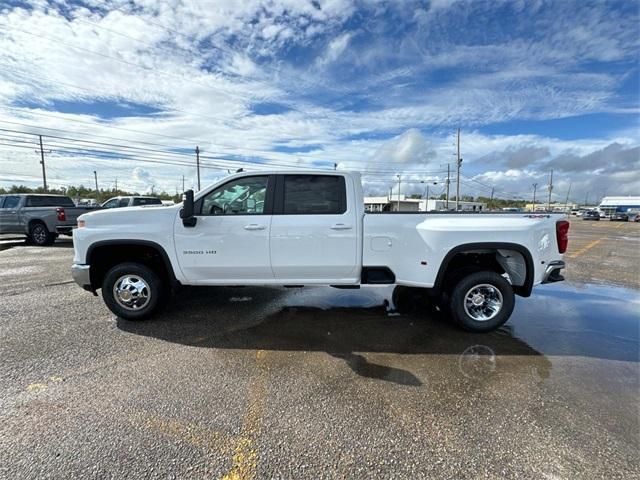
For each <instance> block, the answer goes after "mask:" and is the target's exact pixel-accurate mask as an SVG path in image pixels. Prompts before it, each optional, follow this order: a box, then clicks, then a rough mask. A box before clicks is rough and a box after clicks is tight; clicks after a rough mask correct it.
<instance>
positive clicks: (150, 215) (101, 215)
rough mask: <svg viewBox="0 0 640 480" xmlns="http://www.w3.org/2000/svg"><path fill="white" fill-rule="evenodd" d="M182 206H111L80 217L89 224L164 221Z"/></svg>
mask: <svg viewBox="0 0 640 480" xmlns="http://www.w3.org/2000/svg"><path fill="white" fill-rule="evenodd" d="M181 208H182V204H178V205H171V206H166V207H165V206H163V205H144V206H140V207H124V208H110V209H105V210H96V211H93V212H88V213H85V214H83V215H80V217H78V220H84V221H86V222H87V226H94V225H123V224H131V223H139V222H148V221H163V220H164V219H167V220H168V219H173V218H174V217H175V215H177V213H178V212H179V211H180V209H181Z"/></svg>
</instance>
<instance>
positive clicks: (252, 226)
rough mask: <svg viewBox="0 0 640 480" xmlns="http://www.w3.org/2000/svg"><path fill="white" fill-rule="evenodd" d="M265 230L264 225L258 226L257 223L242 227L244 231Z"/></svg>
mask: <svg viewBox="0 0 640 480" xmlns="http://www.w3.org/2000/svg"><path fill="white" fill-rule="evenodd" d="M265 228H267V227H266V226H264V225H258V224H257V223H250V224H249V225H245V226H244V229H245V230H264V229H265Z"/></svg>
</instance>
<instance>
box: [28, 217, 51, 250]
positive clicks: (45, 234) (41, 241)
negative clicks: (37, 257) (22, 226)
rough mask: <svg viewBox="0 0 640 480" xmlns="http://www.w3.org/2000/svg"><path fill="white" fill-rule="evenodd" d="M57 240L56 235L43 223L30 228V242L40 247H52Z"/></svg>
mask: <svg viewBox="0 0 640 480" xmlns="http://www.w3.org/2000/svg"><path fill="white" fill-rule="evenodd" d="M55 240H56V235H55V234H54V233H51V232H49V229H48V228H47V226H46V225H45V224H44V223H42V222H33V223H32V224H31V225H30V226H29V242H31V243H32V244H34V245H36V246H38V247H44V246H47V245H51V244H52V243H53V242H55Z"/></svg>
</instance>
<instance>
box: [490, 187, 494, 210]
mask: <svg viewBox="0 0 640 480" xmlns="http://www.w3.org/2000/svg"><path fill="white" fill-rule="evenodd" d="M494 191H495V188H494V187H491V200H489V209H491V206H492V205H493V192H494Z"/></svg>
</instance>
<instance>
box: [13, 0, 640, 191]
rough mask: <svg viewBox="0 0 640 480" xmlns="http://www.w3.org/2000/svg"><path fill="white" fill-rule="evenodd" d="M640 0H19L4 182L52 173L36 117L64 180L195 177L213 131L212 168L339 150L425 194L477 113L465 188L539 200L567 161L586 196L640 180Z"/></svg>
mask: <svg viewBox="0 0 640 480" xmlns="http://www.w3.org/2000/svg"><path fill="white" fill-rule="evenodd" d="M638 8H639V7H638V4H637V3H636V2H628V1H624V2H607V3H604V2H585V1H576V2H573V1H570V0H558V1H548V2H546V1H526V2H524V1H496V0H494V1H481V0H477V1H465V0H460V1H444V0H437V1H435V0H434V1H423V2H410V1H406V2H400V1H398V2H375V1H352V0H327V1H320V0H318V1H315V0H314V1H309V2H307V1H302V0H281V1H268V2H263V1H258V0H246V1H238V2H222V1H218V2H196V1H191V0H180V1H178V0H169V1H165V2H162V3H157V4H152V3H151V2H145V1H124V0H123V1H120V0H115V1H106V2H96V1H86V2H65V1H63V0H59V1H51V2H47V1H44V0H39V1H34V2H15V1H12V2H6V1H5V2H3V3H0V128H2V129H5V131H3V130H0V143H3V144H4V145H0V185H7V184H12V183H26V184H33V185H35V184H37V183H38V176H39V168H40V166H39V164H38V163H37V158H36V157H35V153H33V152H32V149H30V148H31V145H30V143H29V141H30V140H31V139H32V138H33V137H31V136H29V135H26V134H24V133H15V132H8V131H6V130H19V131H21V132H31V133H41V134H43V135H45V143H46V144H47V146H48V147H49V148H50V149H51V150H52V151H51V153H50V154H49V155H50V157H51V159H50V161H49V162H48V165H50V168H51V171H50V172H49V180H50V183H51V184H53V185H56V182H58V183H57V184H58V185H65V184H72V183H73V184H77V183H84V184H87V185H88V184H91V183H92V172H93V170H97V171H98V172H99V177H100V178H101V179H102V183H101V185H102V186H103V187H105V188H109V187H110V186H112V184H113V183H114V182H115V178H116V177H117V178H118V183H119V185H122V186H124V187H126V188H131V189H136V190H138V191H149V189H150V188H151V187H152V186H153V188H154V189H156V190H159V189H165V190H169V191H174V190H175V189H176V188H178V187H179V186H180V187H181V183H182V175H185V177H186V183H187V185H188V186H192V185H195V169H194V168H193V158H192V156H193V155H191V152H193V149H194V148H195V145H199V147H200V148H201V150H202V151H203V163H204V164H205V165H206V167H207V168H206V169H205V170H204V171H203V177H204V179H205V182H209V181H213V180H215V179H216V178H219V177H220V176H222V175H224V174H225V173H226V172H227V170H235V168H237V167H238V166H241V165H243V166H245V168H254V169H261V168H264V166H265V165H271V166H274V167H278V168H284V167H288V166H302V167H331V168H332V167H333V164H334V163H337V164H338V168H342V169H353V170H359V171H362V172H363V173H364V180H365V189H366V190H367V192H369V193H372V194H374V193H381V192H386V191H388V189H389V188H397V187H395V184H396V182H395V178H396V175H397V174H400V175H402V177H403V179H404V187H403V190H402V191H403V193H416V192H422V190H423V184H421V183H420V181H425V180H428V181H430V182H437V183H438V185H443V183H442V182H443V179H444V175H445V174H444V173H443V172H444V171H446V166H447V164H449V163H451V162H452V161H453V160H454V156H453V154H454V151H455V150H454V146H453V143H454V138H453V133H454V132H455V131H456V129H457V128H460V129H461V132H462V141H461V150H462V156H463V158H464V162H463V172H462V173H463V175H464V177H461V180H462V188H461V190H462V193H464V194H469V195H474V196H476V195H488V194H489V192H490V190H491V187H494V188H495V189H496V192H497V195H499V196H503V197H507V198H510V197H522V198H527V197H528V196H530V195H531V190H532V188H531V185H532V184H533V183H538V184H539V185H542V184H544V183H546V181H547V178H548V175H549V171H550V169H551V168H553V169H554V180H555V181H554V184H555V188H554V192H553V195H554V199H558V200H564V198H565V196H566V193H567V191H568V189H569V185H571V192H572V198H573V199H575V200H581V199H583V198H584V196H585V194H587V193H590V194H591V195H592V198H595V197H598V196H602V195H604V194H609V195H613V194H640V147H639V144H640V139H639V135H638V133H639V130H638V127H639V125H638V115H639V113H640V93H639V89H640V85H639V81H638V78H639V75H640V71H639V68H638V62H639V57H638V52H639V51H640V50H639V47H640V45H639V43H640V42H639V38H640V31H639V27H638V25H639V24H640V21H639V20H640V18H639V17H640V15H639V12H638ZM54 129H55V130H54ZM56 136H57V137H64V138H55V137H56ZM52 137H54V138H52ZM68 138H73V139H75V140H73V141H71V140H68ZM78 139H80V140H84V141H85V142H90V141H97V142H103V144H106V143H110V144H115V145H119V146H125V147H135V148H136V150H131V149H130V148H125V147H122V148H120V147H118V148H115V147H108V146H106V145H102V147H101V148H104V149H111V150H110V153H109V154H108V155H106V154H103V153H100V152H96V151H95V150H93V149H87V145H90V144H89V143H83V144H82V146H83V148H84V149H83V150H79V149H78V148H77V147H78ZM95 147H96V145H93V147H92V148H95ZM145 149H146V150H145ZM576 165H579V166H580V167H581V168H578V169H577V168H576V167H575V166H576ZM438 188H440V187H439V186H438V187H437V188H436V190H437V189H438ZM437 193H439V191H437Z"/></svg>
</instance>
